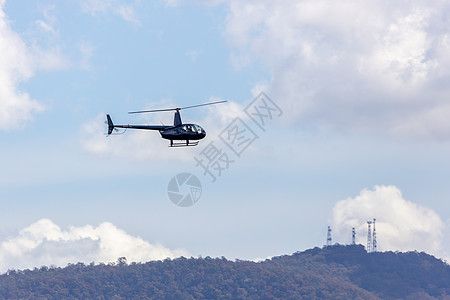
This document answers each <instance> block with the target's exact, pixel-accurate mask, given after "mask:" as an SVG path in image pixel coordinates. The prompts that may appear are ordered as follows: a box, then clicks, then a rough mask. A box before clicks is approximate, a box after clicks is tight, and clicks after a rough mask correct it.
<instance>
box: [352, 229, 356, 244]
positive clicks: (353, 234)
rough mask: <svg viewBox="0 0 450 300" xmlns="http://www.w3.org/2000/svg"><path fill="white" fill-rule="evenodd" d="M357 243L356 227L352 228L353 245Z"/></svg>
mask: <svg viewBox="0 0 450 300" xmlns="http://www.w3.org/2000/svg"><path fill="white" fill-rule="evenodd" d="M355 244H356V231H355V227H353V228H352V245H355Z"/></svg>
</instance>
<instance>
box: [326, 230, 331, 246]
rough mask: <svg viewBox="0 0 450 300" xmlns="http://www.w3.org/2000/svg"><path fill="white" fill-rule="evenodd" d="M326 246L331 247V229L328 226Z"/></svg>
mask: <svg viewBox="0 0 450 300" xmlns="http://www.w3.org/2000/svg"><path fill="white" fill-rule="evenodd" d="M327 246H331V227H330V226H328V233H327Z"/></svg>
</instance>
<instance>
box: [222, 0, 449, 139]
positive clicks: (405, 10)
mask: <svg viewBox="0 0 450 300" xmlns="http://www.w3.org/2000/svg"><path fill="white" fill-rule="evenodd" d="M226 3H228V5H229V8H230V10H229V11H230V12H229V14H228V16H227V18H226V22H225V31H224V34H225V37H226V38H227V40H228V42H229V45H230V46H231V48H232V50H233V53H232V58H233V61H234V62H235V64H236V65H237V66H239V67H245V66H246V65H248V64H249V63H252V62H255V61H257V62H262V64H263V65H265V66H266V67H267V68H268V69H269V70H270V72H271V75H272V78H271V81H270V82H269V83H268V84H266V91H267V92H268V93H269V94H270V95H271V96H272V97H273V98H274V99H275V100H277V103H278V102H279V103H280V105H281V106H282V108H283V109H284V111H286V114H285V117H290V119H291V120H295V121H297V122H304V123H305V124H311V123H314V124H316V126H318V127H320V126H323V125H325V126H326V127H332V128H337V129H339V130H347V131H352V130H364V131H371V130H375V131H381V132H389V133H390V134H394V135H403V136H408V137H415V138H417V137H420V138H434V139H438V140H441V139H445V140H449V139H450V119H449V118H443V117H442V116H438V117H437V118H434V112H435V111H438V110H440V109H441V108H446V106H447V103H448V96H449V95H450V93H449V92H450V89H449V85H448V84H447V82H448V78H450V57H449V56H448V53H449V52H450V42H449V41H450V38H449V37H450V29H449V28H450V18H449V15H448V13H449V11H450V3H449V2H446V1H438V0H436V1H421V0H413V1H409V2H408V3H405V2H392V1H374V0H365V1H344V2H342V1H334V2H333V1H326V0H302V1H297V0H288V1H282V2H279V1H270V0H263V1H260V0H258V1H256V0H250V1H237V0H234V1H229V2H226ZM430 115H433V116H430ZM411 120H416V121H415V122H413V121H411ZM405 122H406V125H405Z"/></svg>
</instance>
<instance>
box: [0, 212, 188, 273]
mask: <svg viewBox="0 0 450 300" xmlns="http://www.w3.org/2000/svg"><path fill="white" fill-rule="evenodd" d="M182 255H184V256H188V255H189V254H188V253H187V252H186V251H184V250H170V249H168V248H165V247H164V246H162V245H160V244H154V245H152V244H150V243H148V242H146V241H144V240H143V239H141V238H139V237H134V236H131V235H129V234H127V233H126V232H125V231H123V230H121V229H118V228H117V227H115V226H114V225H113V224H111V223H108V222H105V223H102V224H100V225H99V226H97V227H93V226H91V225H86V226H83V227H73V226H72V227H69V228H68V230H62V229H61V228H60V227H58V226H57V225H56V224H54V223H53V222H52V221H51V220H49V219H41V220H39V221H38V222H36V223H34V224H31V225H30V226H28V227H26V228H24V229H22V230H21V231H20V232H19V234H18V235H17V236H16V237H13V238H10V239H8V240H6V241H3V242H2V243H1V244H0V271H1V272H5V271H7V270H8V269H25V268H33V267H40V266H43V265H46V266H51V265H55V266H65V265H67V264H68V263H77V262H83V263H90V262H95V263H101V262H103V263H108V262H115V261H117V259H118V258H119V257H126V258H127V261H128V262H146V261H150V260H161V259H165V258H167V257H170V258H174V257H178V256H182Z"/></svg>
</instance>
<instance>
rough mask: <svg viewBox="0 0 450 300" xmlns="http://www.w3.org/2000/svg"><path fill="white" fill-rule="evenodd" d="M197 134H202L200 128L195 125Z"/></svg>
mask: <svg viewBox="0 0 450 300" xmlns="http://www.w3.org/2000/svg"><path fill="white" fill-rule="evenodd" d="M195 128H196V131H197V133H202V128H201V127H200V126H198V125H195Z"/></svg>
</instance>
